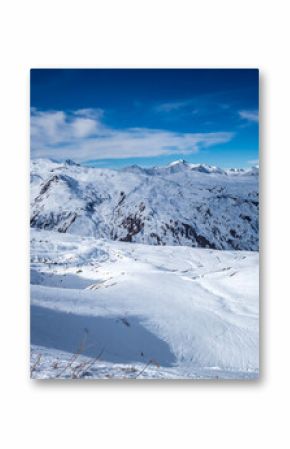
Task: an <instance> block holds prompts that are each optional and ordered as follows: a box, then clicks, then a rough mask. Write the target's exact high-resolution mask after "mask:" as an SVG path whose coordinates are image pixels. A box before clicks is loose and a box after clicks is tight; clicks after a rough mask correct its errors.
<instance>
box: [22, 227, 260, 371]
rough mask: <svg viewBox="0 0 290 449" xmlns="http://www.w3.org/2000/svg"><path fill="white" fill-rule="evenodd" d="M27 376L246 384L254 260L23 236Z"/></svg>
mask: <svg viewBox="0 0 290 449" xmlns="http://www.w3.org/2000/svg"><path fill="white" fill-rule="evenodd" d="M31 351H32V357H31V360H32V361H31V367H32V368H31V375H32V377H34V378H71V377H84V378H131V377H132V378H136V377H137V378H139V379H141V378H150V379H151V378H153V379H154V378H168V379H183V378H185V379H186V378H203V379H204V378H209V379H210V378H214V379H216V378H222V379H252V378H256V377H257V376H258V372H259V300H258V253H257V252H254V251H251V252H248V251H216V250H212V249H200V248H191V247H188V246H152V245H143V244H138V243H134V244H132V243H128V242H119V241H107V240H101V239H95V238H93V237H83V236H78V235H73V234H68V233H66V234H64V233H57V232H54V231H43V230H37V229H32V230H31Z"/></svg>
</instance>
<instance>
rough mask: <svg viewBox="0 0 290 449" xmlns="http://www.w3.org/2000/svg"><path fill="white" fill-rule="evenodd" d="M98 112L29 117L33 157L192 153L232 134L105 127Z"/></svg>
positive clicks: (58, 157) (40, 114)
mask: <svg viewBox="0 0 290 449" xmlns="http://www.w3.org/2000/svg"><path fill="white" fill-rule="evenodd" d="M102 116H103V112H102V111H100V110H91V109H81V110H78V111H73V112H71V113H65V112H63V111H46V112H43V111H37V110H35V109H33V110H32V114H31V154H32V157H49V158H55V159H65V158H71V159H74V160H76V161H78V162H82V161H87V160H94V159H95V160H97V159H111V158H112V159H114V158H130V157H154V156H161V155H168V154H176V153H180V154H184V155H186V154H191V153H194V152H196V151H198V150H199V149H201V148H206V147H209V146H213V145H216V144H219V143H224V142H228V141H230V140H231V139H232V137H233V134H232V133H228V132H217V133H177V132H173V131H167V130H161V129H160V130H159V129H148V128H128V129H121V130H119V129H114V128H109V127H106V126H105V125H104V124H103V123H102V121H101V118H102Z"/></svg>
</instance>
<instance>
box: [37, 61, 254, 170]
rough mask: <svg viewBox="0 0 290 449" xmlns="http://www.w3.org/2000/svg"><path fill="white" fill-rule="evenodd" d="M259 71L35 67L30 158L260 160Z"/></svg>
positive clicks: (244, 163) (147, 162)
mask: <svg viewBox="0 0 290 449" xmlns="http://www.w3.org/2000/svg"><path fill="white" fill-rule="evenodd" d="M258 77H259V75H258V70H256V69H214V70H213V69H157V70H156V69H32V70H31V156H32V157H49V158H52V159H56V160H63V159H67V158H71V159H73V160H75V161H77V162H81V163H85V164H88V165H95V166H100V167H113V168H114V167H116V168H118V167H122V166H126V165H130V164H138V165H141V166H152V165H163V164H166V163H169V162H172V161H173V160H176V159H180V158H182V159H186V160H187V161H189V162H196V163H198V162H202V163H208V164H213V165H218V166H220V167H233V166H235V167H248V166H251V165H255V164H256V163H257V160H258V144H259V142H258V135H259V131H258V95H259V93H258V91H259V88H258V83H259V81H258Z"/></svg>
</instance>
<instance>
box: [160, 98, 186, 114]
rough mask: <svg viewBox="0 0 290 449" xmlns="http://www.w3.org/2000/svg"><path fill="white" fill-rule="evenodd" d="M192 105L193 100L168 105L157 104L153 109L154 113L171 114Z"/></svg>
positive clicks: (173, 102)
mask: <svg viewBox="0 0 290 449" xmlns="http://www.w3.org/2000/svg"><path fill="white" fill-rule="evenodd" d="M192 103H193V100H184V101H172V102H170V103H161V104H158V105H157V106H155V108H154V109H155V111H156V112H172V111H178V110H179V109H183V108H185V107H187V106H190V105H191V104H192Z"/></svg>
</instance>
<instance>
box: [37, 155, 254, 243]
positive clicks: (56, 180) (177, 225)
mask: <svg viewBox="0 0 290 449" xmlns="http://www.w3.org/2000/svg"><path fill="white" fill-rule="evenodd" d="M258 174H259V169H258V168H257V167H253V168H252V169H249V170H245V169H229V170H223V169H220V168H218V167H214V166H210V165H206V164H191V163H188V162H186V161H184V160H178V161H175V162H173V163H171V164H169V165H167V166H165V167H152V168H141V167H139V166H137V165H133V166H130V167H126V168H124V169H121V170H110V169H101V168H89V167H83V166H80V165H79V164H76V163H74V162H73V161H71V160H69V161H66V162H65V163H58V162H54V161H50V160H46V159H35V160H32V162H31V226H32V227H34V228H39V229H53V230H57V231H59V232H68V233H72V234H78V235H83V236H95V237H98V238H105V239H111V240H120V241H128V242H139V243H146V244H151V245H187V246H194V247H204V248H215V249H238V250H257V249H258V247H259V235H258V214H259V195H258V179H259V178H258Z"/></svg>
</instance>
